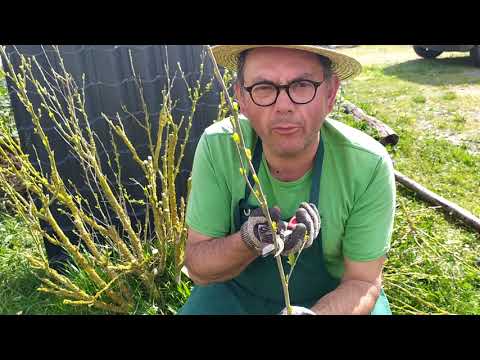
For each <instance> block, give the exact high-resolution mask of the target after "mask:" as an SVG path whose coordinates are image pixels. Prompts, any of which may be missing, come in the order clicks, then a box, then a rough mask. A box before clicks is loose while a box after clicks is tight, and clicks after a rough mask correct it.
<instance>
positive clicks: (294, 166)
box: [263, 136, 320, 181]
mask: <svg viewBox="0 0 480 360" xmlns="http://www.w3.org/2000/svg"><path fill="white" fill-rule="evenodd" d="M319 141H320V136H319V138H318V140H317V141H315V142H314V143H312V144H311V145H309V146H308V147H307V148H306V149H304V150H303V151H302V152H301V153H300V154H298V155H297V156H294V157H280V156H278V155H276V154H275V153H273V152H272V151H271V150H270V149H268V148H264V149H263V152H264V154H265V159H266V160H267V164H268V167H269V169H270V173H271V174H272V176H273V177H274V178H276V179H278V180H280V181H295V180H298V179H300V178H301V177H302V176H304V175H305V174H306V173H307V171H308V170H310V169H311V168H312V167H313V164H314V161H315V155H316V154H317V149H318V145H319Z"/></svg>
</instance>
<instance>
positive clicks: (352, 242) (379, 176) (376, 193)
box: [343, 154, 396, 261]
mask: <svg viewBox="0 0 480 360" xmlns="http://www.w3.org/2000/svg"><path fill="white" fill-rule="evenodd" d="M395 195H396V190H395V175H394V171H393V165H392V161H391V159H390V157H389V156H388V154H385V155H384V156H383V157H382V158H380V159H379V161H378V163H377V166H376V167H375V170H374V171H373V174H372V177H371V181H370V182H369V183H368V185H367V187H366V189H365V191H364V192H363V193H362V194H361V195H360V196H359V198H358V200H357V201H356V202H355V204H354V206H353V209H352V212H351V214H350V216H349V218H348V220H347V223H346V227H345V235H344V241H343V254H344V255H345V256H346V257H347V258H349V259H351V260H353V261H370V260H375V259H378V258H379V257H381V256H384V255H386V253H387V252H388V250H389V249H390V240H391V236H392V230H393V219H394V215H395Z"/></svg>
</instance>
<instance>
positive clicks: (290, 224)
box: [262, 216, 297, 257]
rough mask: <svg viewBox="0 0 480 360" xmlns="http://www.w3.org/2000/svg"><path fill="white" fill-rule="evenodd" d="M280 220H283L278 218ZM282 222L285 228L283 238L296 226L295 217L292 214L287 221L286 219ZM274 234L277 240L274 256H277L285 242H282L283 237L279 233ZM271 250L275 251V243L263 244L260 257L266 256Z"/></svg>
mask: <svg viewBox="0 0 480 360" xmlns="http://www.w3.org/2000/svg"><path fill="white" fill-rule="evenodd" d="M280 221H283V220H280ZM283 223H284V224H285V225H286V226H285V228H286V230H285V231H284V232H283V233H282V235H283V238H285V237H286V236H288V235H290V234H291V233H292V231H293V229H294V228H295V226H297V218H296V217H295V216H293V217H292V218H291V219H290V221H289V222H288V223H287V222H286V221H283ZM275 236H276V237H277V239H276V240H277V243H278V251H277V252H276V254H275V255H274V257H277V256H278V255H280V254H281V253H282V251H283V248H284V246H285V244H284V242H283V238H282V237H280V235H279V234H275ZM273 251H275V245H274V244H268V245H265V246H264V247H263V249H262V257H267V256H268V255H270V254H271V253H272V252H273Z"/></svg>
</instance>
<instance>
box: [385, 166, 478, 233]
mask: <svg viewBox="0 0 480 360" xmlns="http://www.w3.org/2000/svg"><path fill="white" fill-rule="evenodd" d="M394 172H395V180H396V181H397V182H399V183H400V184H402V185H403V186H405V187H407V188H408V189H410V190H413V191H414V192H415V193H416V194H418V195H419V196H420V197H421V198H422V199H423V200H425V201H427V202H429V203H431V204H434V205H439V206H441V207H442V208H443V209H444V210H445V211H446V212H447V213H448V214H449V215H451V216H453V217H455V218H457V219H459V220H461V221H462V222H463V223H465V224H466V225H468V226H470V227H472V228H474V229H475V230H476V231H478V232H479V233H480V219H479V218H478V217H476V216H475V215H473V214H472V213H470V212H469V211H467V210H465V209H464V208H462V207H460V206H458V205H457V204H455V203H453V202H451V201H448V200H447V199H445V198H443V197H441V196H440V195H437V194H435V193H434V192H432V191H430V190H428V189H427V188H425V187H423V186H422V185H420V184H418V183H417V182H415V181H413V180H412V179H410V178H408V177H407V176H405V175H403V174H402V173H401V172H399V171H397V170H394Z"/></svg>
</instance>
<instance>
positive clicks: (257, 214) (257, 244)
mask: <svg viewBox="0 0 480 360" xmlns="http://www.w3.org/2000/svg"><path fill="white" fill-rule="evenodd" d="M268 211H269V213H270V217H271V219H272V221H275V222H276V223H277V232H278V233H281V232H283V231H284V230H285V229H286V225H285V222H283V221H281V219H280V209H279V208H277V207H274V208H270V209H268ZM240 236H241V238H242V240H243V241H244V242H245V244H247V246H248V247H249V248H250V249H253V250H254V251H255V252H256V253H258V254H259V255H260V254H262V250H263V248H264V247H265V246H267V245H269V244H273V236H272V231H271V229H270V226H269V225H268V220H267V218H266V217H265V216H264V215H263V212H262V209H261V208H258V209H255V210H253V211H252V212H251V213H250V216H249V217H248V220H247V221H245V223H244V224H243V225H242V227H241V228H240Z"/></svg>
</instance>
